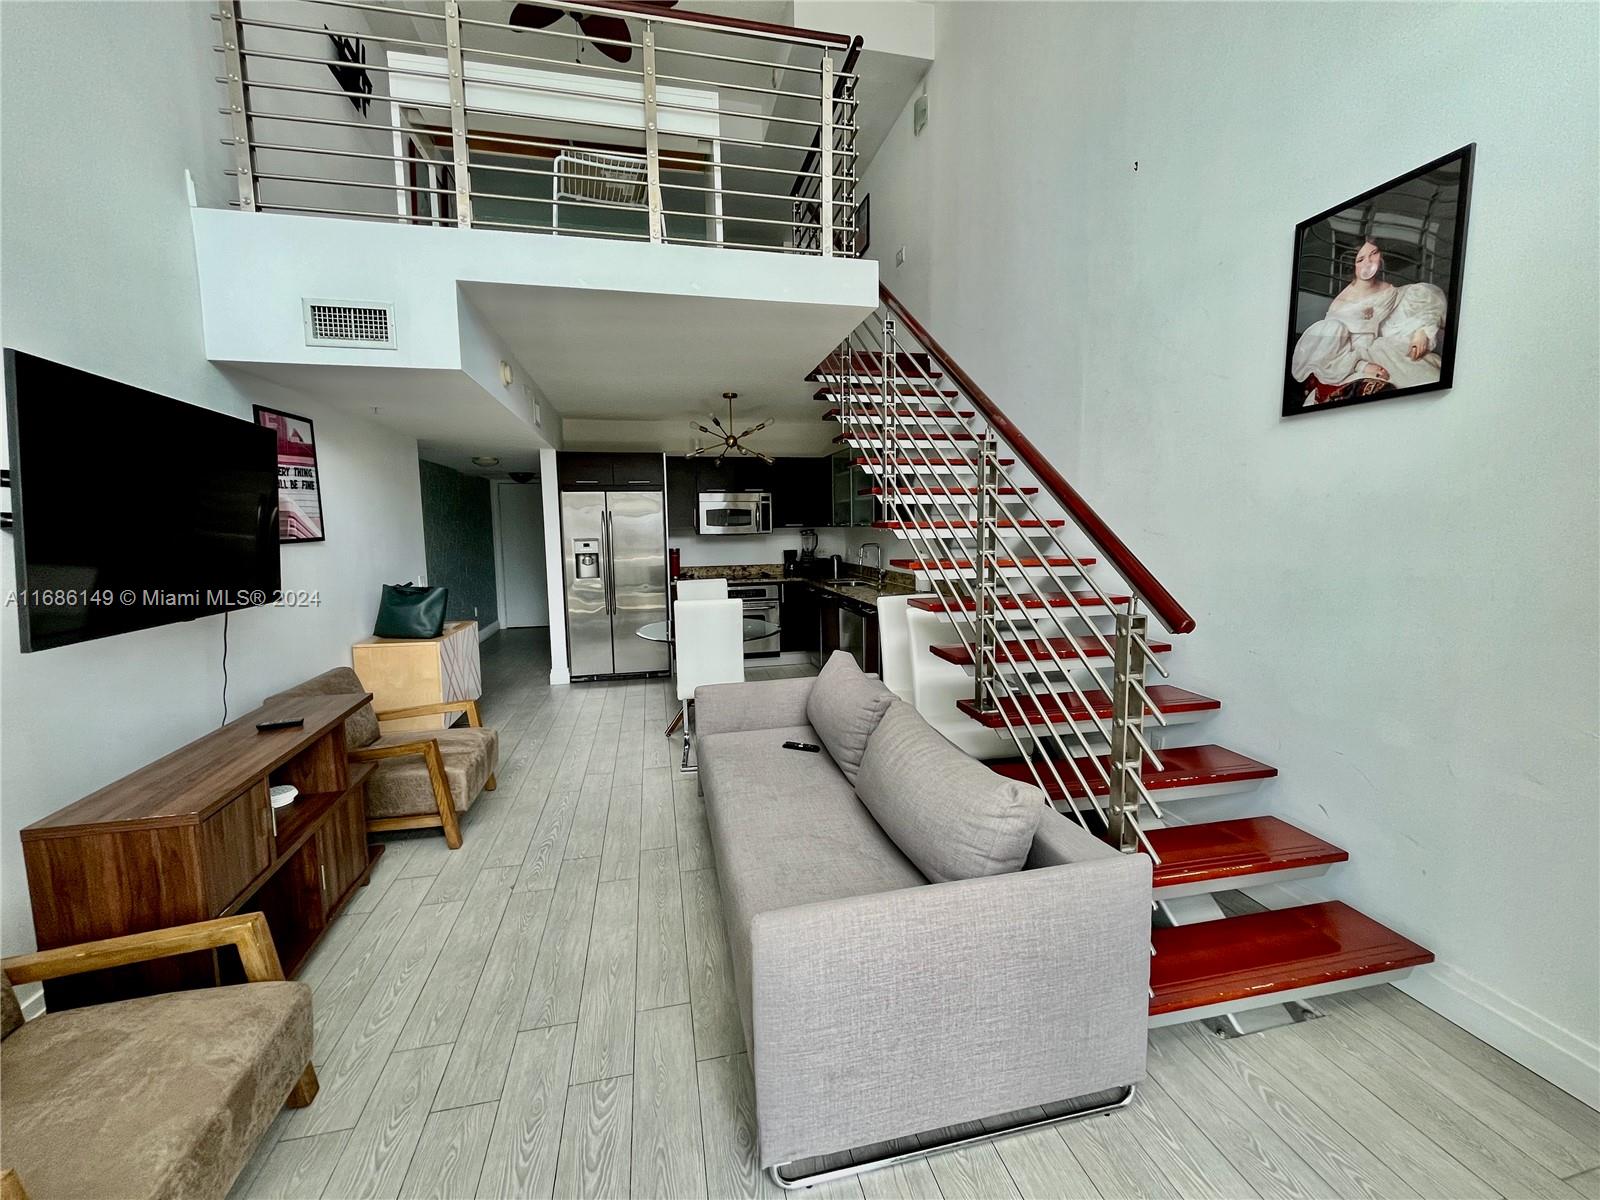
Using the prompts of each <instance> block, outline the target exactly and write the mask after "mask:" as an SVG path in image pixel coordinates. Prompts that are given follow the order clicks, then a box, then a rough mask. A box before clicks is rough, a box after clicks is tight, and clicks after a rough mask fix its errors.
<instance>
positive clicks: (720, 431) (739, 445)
mask: <svg viewBox="0 0 1600 1200" xmlns="http://www.w3.org/2000/svg"><path fill="white" fill-rule="evenodd" d="M722 398H723V399H724V400H726V401H727V402H728V423H727V424H726V425H724V424H723V423H722V422H721V421H720V420H719V419H718V418H717V417H716V415H715V414H712V417H711V424H713V425H715V426H716V428H715V429H708V428H707V427H706V426H704V425H702V424H700V422H698V421H692V422H690V424H692V425H693V426H694V427H695V428H696V429H698V430H699V431H700V432H701V433H705V434H709V435H710V436H712V437H714V438H716V439H717V445H720V446H721V447H722V453H721V454H719V455H717V460H718V461H719V462H720V461H721V460H722V459H724V458H727V457H728V451H730V450H737V451H738V452H739V453H740V454H748V455H750V457H752V458H759V459H760V460H761V461H762V462H764V463H768V464H771V462H772V458H771V456H770V455H766V454H763V453H761V451H759V450H752V449H750V447H748V446H746V445H745V444H744V439H745V438H747V437H749V436H750V435H751V434H752V433H760V432H761V431H762V430H763V429H765V428H766V427H767V426H768V425H771V424H772V422H771V421H762V422H761V423H760V424H759V425H752V426H750V428H749V429H746V430H745V431H744V432H743V433H734V432H733V402H734V401H735V400H737V399H738V398H739V393H738V392H723V393H722ZM716 448H717V447H716V446H701V447H700V449H698V450H691V451H690V452H689V453H688V454H687V455H685V457H686V458H698V457H699V456H700V455H702V454H709V453H710V452H711V451H712V450H715V449H716Z"/></svg>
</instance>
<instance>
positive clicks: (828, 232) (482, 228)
mask: <svg viewBox="0 0 1600 1200" xmlns="http://www.w3.org/2000/svg"><path fill="white" fill-rule="evenodd" d="M723 7H725V8H728V9H729V10H730V11H735V12H740V13H748V12H751V11H760V12H771V11H772V10H774V9H781V10H784V11H786V12H789V13H793V12H794V11H795V9H794V7H792V6H789V5H761V6H723ZM895 7H900V6H895ZM808 11H816V12H819V13H830V14H832V13H836V12H837V11H839V10H835V9H833V7H832V6H812V8H811V9H809V10H808ZM211 15H212V19H213V20H214V21H215V22H216V29H217V30H218V39H217V47H216V48H217V51H218V63H219V66H220V68H221V69H220V71H219V73H218V76H217V80H218V83H219V85H220V88H221V95H222V98H223V99H224V103H223V104H222V106H221V110H220V111H221V116H222V118H223V122H222V124H223V129H222V131H221V132H222V133H223V135H224V141H225V142H226V143H227V144H229V145H231V146H232V147H233V168H232V170H231V171H230V172H229V174H230V176H231V178H232V181H233V186H232V187H231V188H230V191H231V192H232V194H233V196H234V198H233V199H232V200H231V202H230V206H229V208H227V209H201V208H197V209H195V211H194V213H193V222H194V231H195V244H196V254H197V259H198V264H199V272H200V281H201V291H202V299H203V308H204V314H205V337H206V348H207V355H208V357H210V358H211V359H212V360H213V361H215V362H218V363H222V364H227V365H231V366H233V367H235V368H237V369H240V370H245V371H249V372H252V373H255V374H260V375H265V376H267V377H269V378H272V379H275V380H277V381H279V382H283V383H286V384H288V385H290V386H296V387H304V386H315V387H316V388H317V390H319V391H322V390H329V385H330V384H336V386H334V387H332V388H331V390H333V391H334V392H336V394H338V395H340V396H341V397H343V398H344V399H345V401H346V402H348V403H350V404H351V405H352V406H356V405H359V406H361V407H362V408H363V410H364V411H370V409H371V408H373V407H377V408H378V409H379V414H378V415H379V417H380V419H384V420H389V421H392V423H394V424H396V425H397V426H398V427H400V428H403V429H405V430H406V431H408V432H410V433H413V434H414V435H415V436H417V437H418V438H419V439H421V440H422V442H423V444H424V447H425V449H431V450H435V451H437V450H440V449H443V448H444V440H443V439H448V438H450V437H452V436H457V435H460V437H461V438H463V439H469V440H471V441H472V442H473V444H475V445H477V444H481V443H482V442H483V440H484V437H485V436H486V435H490V434H492V435H493V436H494V437H495V438H496V439H497V444H498V445H499V446H501V447H503V448H510V447H513V446H520V447H522V448H524V449H526V450H528V451H530V452H534V451H536V450H537V449H538V448H539V447H541V446H548V445H551V444H559V438H560V434H559V429H560V424H561V422H560V421H559V420H558V421H556V422H553V423H552V422H549V421H548V420H547V418H548V417H549V416H550V415H551V414H556V415H566V416H571V415H582V416H585V417H590V418H599V419H643V418H648V417H652V416H660V415H662V414H664V413H666V412H669V411H671V412H677V411H678V410H682V409H686V408H693V409H699V408H701V407H703V405H704V403H705V401H706V400H707V398H709V397H714V396H716V395H717V394H719V393H720V392H722V391H726V390H735V391H741V392H745V393H752V394H756V395H761V394H763V393H765V392H770V391H771V390H772V388H773V385H774V381H776V380H787V381H792V386H793V392H794V394H793V396H785V397H777V398H775V401H774V402H775V403H778V404H780V405H781V404H784V403H793V404H796V405H803V403H804V397H805V396H806V395H807V394H808V392H807V390H806V389H805V387H804V383H803V379H804V376H805V374H806V372H807V371H809V370H810V368H811V367H813V366H814V365H815V364H816V363H817V362H818V361H819V360H820V359H821V358H822V357H823V356H825V355H826V353H827V352H828V351H829V350H830V349H832V348H833V347H834V346H836V345H837V344H838V343H839V342H840V340H841V339H842V338H843V337H844V336H845V335H846V334H847V333H848V332H849V331H850V329H851V328H853V327H854V326H855V325H856V324H857V323H858V322H859V321H860V320H861V319H862V318H863V317H864V316H865V315H866V314H867V313H869V312H871V311H872V310H873V308H874V307H875V305H876V303H877V283H878V280H877V267H876V265H875V264H874V263H872V262H870V261H864V260H862V259H860V258H858V257H857V256H856V249H857V245H858V237H859V236H860V231H858V228H857V224H858V222H857V213H858V204H859V200H858V194H857V180H858V177H859V164H860V162H861V160H862V153H863V152H862V149H861V146H862V144H863V142H862V131H863V128H864V127H863V123H862V120H861V118H860V113H859V110H860V108H861V105H860V103H859V102H858V100H857V94H858V87H859V86H860V85H861V83H862V80H863V69H864V68H863V66H862V64H863V61H871V56H867V55H864V53H863V42H862V39H861V37H859V36H856V35H853V34H850V33H848V32H834V31H828V30H812V29H803V28H799V27H796V26H792V25H779V24H773V23H768V22H762V21H755V20H751V19H748V17H746V16H717V15H714V14H705V13H677V12H675V11H674V10H670V9H665V8H662V7H658V6H649V5H641V4H634V3H627V2H614V3H613V2H606V3H578V4H564V5H563V6H562V7H561V8H559V9H557V8H543V7H541V6H537V5H527V4H517V5H515V6H514V7H509V6H507V5H505V4H500V3H495V4H473V5H460V4H458V3H456V2H455V0H425V2H422V0H419V2H418V3H414V4H407V5H404V6H401V5H399V4H385V3H363V2H360V0H289V2H287V3H286V2H283V0H223V2H222V3H220V4H219V5H218V6H217V11H216V12H214V13H213V14H211ZM845 15H848V13H846V14H845ZM930 53H931V51H930ZM880 58H881V61H882V62H883V65H884V71H883V74H884V79H883V80H882V81H880V83H879V85H878V86H877V87H876V88H874V89H871V90H872V94H873V95H874V97H875V98H878V99H880V100H881V101H882V106H883V108H884V113H883V114H880V116H879V118H878V119H877V120H875V121H874V122H872V123H871V124H869V125H868V126H866V133H867V137H868V138H870V139H873V141H872V144H873V145H874V146H875V144H876V139H877V138H880V137H881V136H882V131H883V129H884V128H885V127H886V125H887V121H888V119H890V118H892V115H893V114H894V113H896V112H898V111H899V109H900V107H901V105H903V103H904V101H905V99H906V97H907V96H909V94H910V89H911V87H912V86H914V83H915V80H916V78H917V77H918V76H919V75H920V69H922V68H925V65H926V61H925V60H921V61H922V68H918V66H917V64H918V62H919V60H918V59H917V57H916V55H915V54H912V55H909V56H908V55H905V54H899V53H896V54H886V55H882V56H880ZM908 65H909V66H908ZM328 313H333V314H335V316H336V317H337V318H338V319H339V320H343V321H346V322H348V321H358V322H366V323H367V325H366V326H365V327H364V329H363V332H366V333H370V332H371V330H372V329H373V328H378V327H381V328H382V331H383V332H382V336H380V337H371V336H342V337H341V336H338V332H337V330H335V331H334V332H333V334H332V335H330V334H329V330H328V329H320V330H319V328H318V327H317V323H318V321H320V320H323V319H324V317H325V316H326V314H328ZM330 328H331V327H330ZM330 369H337V370H338V374H337V376H336V377H335V378H332V379H330V378H329V377H328V376H327V372H328V371H329V370H330ZM643 393H648V398H646V397H645V395H644V394H643ZM463 406H465V409H468V410H470V411H471V413H472V414H473V420H471V421H468V422H466V425H465V432H463V428H464V427H463V422H462V420H461V417H462V414H463Z"/></svg>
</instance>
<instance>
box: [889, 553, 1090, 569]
mask: <svg viewBox="0 0 1600 1200" xmlns="http://www.w3.org/2000/svg"><path fill="white" fill-rule="evenodd" d="M1094 561H1095V560H1094V559H1092V558H1077V559H1072V558H1067V557H1065V556H1064V555H1049V556H1046V557H1045V558H1037V557H1023V558H999V559H996V560H995V566H996V567H998V568H999V569H1000V570H1002V571H1028V570H1037V569H1039V568H1042V567H1045V566H1052V567H1071V566H1074V565H1076V566H1080V567H1092V566H1094ZM889 565H890V566H891V567H894V568H896V569H898V570H901V571H970V570H972V560H971V559H969V558H891V559H890V560H889Z"/></svg>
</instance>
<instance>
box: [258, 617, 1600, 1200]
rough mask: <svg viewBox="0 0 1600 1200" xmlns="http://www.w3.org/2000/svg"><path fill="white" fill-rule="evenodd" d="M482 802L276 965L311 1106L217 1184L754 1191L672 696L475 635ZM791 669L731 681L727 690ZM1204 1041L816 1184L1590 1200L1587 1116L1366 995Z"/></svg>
mask: <svg viewBox="0 0 1600 1200" xmlns="http://www.w3.org/2000/svg"><path fill="white" fill-rule="evenodd" d="M483 652H484V653H483V666H484V689H485V690H484V701H483V712H484V719H485V721H486V722H488V723H490V724H492V725H494V726H496V727H497V728H498V729H499V730H500V736H501V743H500V771H499V782H500V786H499V789H498V790H497V791H494V792H487V793H485V794H484V795H483V796H482V797H481V798H480V799H479V800H478V802H477V803H476V804H475V805H474V806H473V808H472V810H471V812H470V813H469V814H468V815H467V818H466V820H465V821H464V823H463V832H464V836H465V844H464V845H463V846H462V848H461V849H459V850H456V851H453V852H452V851H450V850H448V849H446V848H445V845H444V841H443V839H442V838H440V837H438V836H437V835H432V834H415V835H396V836H392V837H386V838H385V839H384V840H385V842H386V843H387V847H388V848H387V851H386V853H385V854H384V856H383V858H382V859H381V860H380V861H379V863H378V865H377V867H376V869H375V870H374V872H373V878H372V882H371V884H370V885H369V886H368V887H366V888H365V889H363V891H362V892H360V893H359V894H358V895H357V897H356V899H355V900H354V901H353V902H352V903H351V905H350V906H349V908H348V909H347V911H346V912H345V913H344V914H343V915H342V916H341V917H340V918H339V920H338V921H337V922H335V924H334V926H333V928H332V929H331V930H330V931H329V934H328V936H327V938H326V939H324V942H323V944H322V945H321V946H320V947H319V948H318V950H317V952H316V954H315V956H314V957H313V958H312V959H311V960H310V962H309V963H308V964H307V965H306V967H305V969H304V970H303V971H302V973H301V978H302V979H304V980H305V981H306V982H308V983H310V984H311V985H312V987H313V989H314V991H315V1016H316V1064H317V1071H318V1074H319V1076H320V1077H321V1081H322V1091H321V1094H320V1095H319V1096H318V1097H317V1100H316V1102H315V1103H314V1104H312V1105H311V1106H310V1107H309V1108H305V1109H301V1110H298V1111H296V1112H288V1111H285V1112H284V1113H283V1114H281V1115H280V1116H279V1118H278V1119H277V1121H276V1122H275V1123H274V1124H273V1126H272V1128H271V1130H270V1131H269V1133H268V1134H267V1137H266V1139H265V1140H264V1142H263V1144H262V1146H261V1148H260V1150H259V1152H258V1153H257V1154H256V1156H255V1158H254V1159H253V1160H252V1161H251V1163H250V1164H249V1165H248V1166H247V1167H246V1168H245V1170H244V1172H243V1173H242V1174H241V1176H240V1178H239V1180H238V1182H237V1184H236V1185H235V1187H234V1191H233V1196H234V1197H269V1196H271V1197H307V1198H310V1197H318V1196H326V1197H335V1198H338V1200H344V1198H347V1197H368V1196H371V1197H381V1196H388V1197H396V1196H406V1197H424V1196H431V1197H446V1198H457V1197H462V1198H464V1197H474V1196H484V1197H524V1196H527V1197H549V1196H558V1197H604V1198H621V1197H630V1196H634V1197H655V1196H659V1197H672V1198H678V1197H698V1196H712V1197H722V1196H756V1195H766V1196H777V1195H781V1192H780V1191H779V1189H778V1188H776V1187H775V1186H774V1185H772V1184H771V1183H770V1182H769V1181H768V1180H767V1179H766V1178H765V1177H764V1176H763V1175H761V1173H760V1172H759V1171H758V1169H757V1166H756V1163H755V1160H754V1145H755V1127H754V1096H753V1090H752V1083H751V1078H750V1070H749V1066H748V1063H747V1061H746V1055H745V1047H744V1039H743V1035H742V1033H741V1031H740V1027H739V1017H738V1010H737V1008H736V1006H735V1003H734V998H733V984H732V980H731V977H730V966H729V959H728V946H727V941H726V938H725V937H724V934H723V929H722V918H721V908H720V905H719V903H718V899H717V879H716V868H715V862H714V861H713V858H712V854H711V848H710V846H709V844H708V842H707V836H706V824H705V814H704V811H703V809H702V807H701V803H700V799H699V797H698V796H697V794H696V788H695V784H694V781H693V778H692V777H687V778H685V777H680V776H679V774H678V772H677V770H676V765H675V759H674V753H675V751H676V749H677V743H676V742H675V741H669V740H668V739H667V738H665V737H664V736H663V735H662V734H663V730H664V729H665V726H666V723H667V721H668V720H669V718H670V716H671V713H672V711H673V710H674V708H675V707H676V701H675V700H674V699H673V698H672V692H671V689H670V685H669V683H668V682H667V681H659V680H658V681H645V682H623V683H615V684H590V685H575V686H571V687H557V688H552V687H550V686H549V684H548V678H549V660H548V655H547V650H546V644H545V640H544V637H543V631H542V630H515V631H508V632H505V633H502V634H499V635H498V636H496V637H494V638H491V639H490V640H489V641H488V642H486V643H485V644H484V647H483ZM796 671H798V672H799V673H809V672H807V671H805V670H804V669H800V668H772V667H769V668H764V669H763V668H756V669H753V670H752V671H751V672H750V674H751V677H752V678H756V677H762V676H771V675H777V674H787V673H794V672H796ZM1324 1007H1325V1008H1326V1010H1327V1012H1328V1015H1327V1016H1326V1017H1325V1018H1324V1019H1322V1020H1318V1021H1311V1022H1307V1023H1305V1024H1301V1025H1295V1026H1291V1027H1288V1028H1284V1029H1279V1030H1275V1031H1272V1032H1269V1033H1265V1034H1259V1035H1256V1036H1253V1037H1248V1038H1244V1039H1240V1040H1238V1041H1231V1042H1224V1041H1219V1040H1217V1039H1216V1038H1215V1037H1213V1036H1211V1035H1210V1034H1208V1033H1207V1032H1206V1031H1205V1030H1203V1029H1201V1028H1199V1027H1198V1026H1177V1027H1172V1028H1168V1029H1163V1030H1159V1031H1156V1032H1155V1033H1154V1034H1152V1036H1151V1039H1150V1064H1149V1078H1148V1080H1147V1081H1146V1082H1145V1084H1144V1085H1143V1087H1142V1088H1141V1091H1140V1094H1139V1099H1138V1100H1137V1102H1136V1103H1135V1104H1134V1105H1133V1106H1131V1107H1130V1108H1129V1109H1127V1110H1124V1111H1122V1112H1119V1113H1116V1114H1113V1115H1110V1116H1103V1117H1096V1118H1092V1119H1089V1120H1086V1121H1082V1122H1076V1123H1069V1124H1067V1125H1063V1126H1057V1127H1054V1128H1050V1129H1043V1130H1036V1131H1034V1132H1031V1133H1026V1134H1021V1135H1017V1136H1013V1137H1011V1138H1007V1139H1004V1140H1001V1141H997V1142H993V1143H990V1144H987V1145H982V1146H978V1147H975V1148H970V1149H966V1150H960V1151H954V1152H948V1153H945V1154H940V1155H936V1156H934V1157H931V1158H928V1159H924V1160H917V1161H912V1162H909V1163H906V1164H903V1165H901V1166H898V1167H894V1168H892V1169H889V1170H884V1171H879V1172H875V1173H872V1174H868V1175H864V1176H860V1177H858V1178H856V1179H850V1180H845V1181H841V1182H836V1183H832V1184H829V1185H827V1186H825V1187H819V1188H815V1189H812V1192H811V1193H810V1194H811V1195H814V1196H817V1197H818V1198H819V1200H823V1198H832V1197H854V1198H856V1200H878V1198H879V1197H884V1198H887V1197H908V1198H915V1197H924V1196H926V1197H948V1198H949V1200H957V1198H958V1197H974V1198H977V1197H985V1198H986V1197H1018V1196H1023V1197H1029V1198H1033V1197H1041V1198H1042V1197H1050V1198H1054V1197H1105V1198H1107V1200H1111V1198H1113V1197H1116V1198H1120V1197H1178V1196H1184V1197H1187V1196H1205V1197H1228V1198H1232V1197H1248V1196H1257V1195H1259V1196H1283V1197H1326V1196H1341V1197H1343V1196H1351V1197H1356V1196H1360V1197H1374V1198H1376V1197H1384V1198H1387V1197H1402V1196H1405V1197H1415V1196H1427V1197H1451V1198H1454V1197H1478V1196H1485V1197H1488V1196H1507V1197H1523V1196H1553V1197H1566V1198H1569V1200H1570V1198H1571V1197H1580V1196H1581V1197H1588V1198H1589V1200H1600V1116H1597V1114H1596V1113H1595V1112H1594V1111H1593V1110H1591V1109H1589V1108H1587V1107H1585V1106H1584V1105H1582V1104H1580V1103H1579V1102H1578V1101H1576V1100H1574V1099H1572V1098H1571V1097H1569V1096H1567V1095H1566V1094H1565V1093H1563V1092H1561V1091H1559V1090H1558V1089H1556V1088H1554V1087H1552V1086H1551V1085H1549V1084H1548V1083H1546V1082H1545V1081H1543V1080H1542V1079H1540V1078H1538V1077H1537V1076H1535V1075H1533V1074H1532V1073H1531V1072H1529V1071H1527V1070H1525V1069H1524V1068H1522V1067H1520V1066H1518V1065H1517V1064H1515V1063H1513V1062H1512V1061H1511V1060H1510V1059H1508V1058H1506V1057H1504V1056H1503V1055H1501V1054H1499V1053H1498V1052H1497V1051H1495V1050H1493V1049H1491V1048H1490V1047H1488V1046H1486V1045H1485V1044H1484V1043H1482V1042H1480V1041H1478V1040H1477V1039H1475V1038H1473V1037H1472V1036H1471V1035H1469V1034H1467V1033H1465V1032H1463V1031H1462V1030H1460V1029H1458V1028H1457V1027H1456V1026H1454V1025H1451V1024H1450V1023H1449V1022H1447V1021H1445V1020H1443V1019H1442V1018H1440V1017H1438V1016H1436V1015H1434V1014H1433V1013H1431V1012H1430V1011H1428V1010H1427V1009H1425V1008H1423V1007H1422V1006H1421V1005H1419V1004H1417V1003H1415V1002H1414V1001H1412V1000H1410V999H1408V998H1407V997H1406V996H1404V995H1402V994H1401V993H1399V992H1397V991H1395V990H1393V989H1391V988H1387V987H1384V988H1374V989H1370V990H1368V991H1365V992H1357V993H1350V994H1347V995H1346V996H1344V997H1341V998H1337V999H1334V1000H1331V1001H1326V1002H1324Z"/></svg>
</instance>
